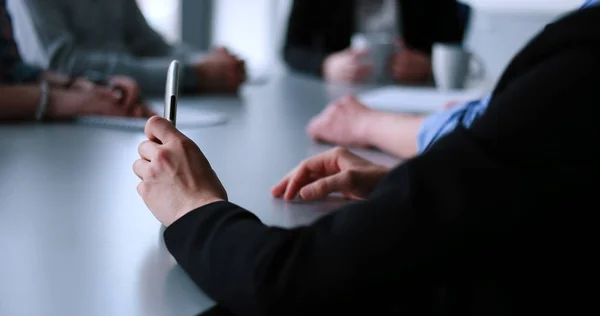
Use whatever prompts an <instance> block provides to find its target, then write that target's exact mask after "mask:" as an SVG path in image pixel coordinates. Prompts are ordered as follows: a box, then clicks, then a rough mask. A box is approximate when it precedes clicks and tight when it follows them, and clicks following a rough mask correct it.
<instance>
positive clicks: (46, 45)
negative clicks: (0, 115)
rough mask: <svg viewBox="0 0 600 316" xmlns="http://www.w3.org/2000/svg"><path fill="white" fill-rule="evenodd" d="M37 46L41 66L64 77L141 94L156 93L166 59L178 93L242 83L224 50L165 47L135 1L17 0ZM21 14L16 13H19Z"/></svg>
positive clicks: (237, 63) (241, 66) (231, 89)
mask: <svg viewBox="0 0 600 316" xmlns="http://www.w3.org/2000/svg"><path fill="white" fill-rule="evenodd" d="M14 5H15V6H20V9H23V10H22V12H25V13H26V14H27V15H28V16H27V17H23V19H24V21H23V23H32V24H33V27H32V28H29V29H31V30H33V32H34V33H35V34H24V35H23V36H27V37H30V36H31V37H33V38H37V40H38V41H39V43H40V45H41V47H42V50H43V51H42V54H43V56H42V58H41V59H42V61H40V62H41V63H46V64H48V65H49V67H50V69H55V70H59V71H63V72H67V73H84V72H86V71H95V72H97V73H100V74H102V75H103V76H105V77H108V76H112V75H126V76H129V77H131V78H134V79H135V80H136V81H137V82H138V83H139V85H140V87H141V89H142V91H143V92H146V93H152V94H157V93H162V92H163V91H164V87H165V76H166V73H167V69H168V67H169V64H170V62H171V61H172V60H174V59H177V60H179V61H180V63H181V65H182V72H181V74H182V75H181V79H180V80H181V81H180V82H181V87H182V92H183V93H235V92H237V90H238V89H239V87H240V85H241V84H242V83H243V82H244V81H245V80H246V69H245V63H244V61H242V60H240V59H239V58H238V57H236V56H235V55H234V54H232V53H230V52H229V51H228V50H227V49H226V48H223V47H219V48H215V49H214V50H212V51H210V52H208V53H206V54H202V53H199V52H194V51H193V50H192V49H190V48H189V47H187V46H186V45H183V44H179V45H171V44H169V43H167V42H166V41H165V39H164V38H163V37H161V36H160V35H159V34H158V33H157V32H156V31H155V30H154V29H152V27H151V26H150V25H149V24H148V22H147V21H146V19H145V18H144V16H143V14H142V12H141V11H140V8H139V6H138V4H137V2H136V1H135V0H77V1H72V0H23V1H18V2H15V4H14ZM20 11H21V10H20Z"/></svg>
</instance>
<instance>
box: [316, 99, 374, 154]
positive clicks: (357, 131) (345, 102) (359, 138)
mask: <svg viewBox="0 0 600 316" xmlns="http://www.w3.org/2000/svg"><path fill="white" fill-rule="evenodd" d="M374 113H375V111H373V110H371V109H369V108H367V107H366V106H365V105H363V104H362V103H360V102H358V101H357V100H356V99H355V98H354V97H352V96H345V97H343V98H341V99H339V100H336V101H334V102H332V103H330V104H329V105H327V107H326V108H325V109H324V110H323V111H322V112H321V113H320V114H319V115H317V116H315V117H314V118H313V119H312V120H311V121H310V122H309V124H308V127H307V132H308V134H309V135H310V137H311V138H312V139H314V140H316V141H323V142H329V143H334V144H338V145H343V146H357V147H367V146H369V143H368V141H367V140H366V134H365V129H366V128H368V125H369V124H372V121H371V118H372V116H373V114H374Z"/></svg>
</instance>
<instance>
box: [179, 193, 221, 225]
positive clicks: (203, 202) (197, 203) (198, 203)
mask: <svg viewBox="0 0 600 316" xmlns="http://www.w3.org/2000/svg"><path fill="white" fill-rule="evenodd" d="M223 201H225V199H222V198H219V197H207V198H200V199H197V200H193V201H190V202H189V203H186V204H187V206H185V207H182V208H181V209H180V210H179V211H177V212H175V216H174V218H173V220H172V221H171V223H169V225H171V224H173V223H174V222H176V221H177V220H179V219H180V218H182V217H184V216H185V215H186V214H188V213H190V212H192V211H195V210H197V209H199V208H201V207H204V206H207V205H209V204H212V203H216V202H223ZM169 225H167V226H169Z"/></svg>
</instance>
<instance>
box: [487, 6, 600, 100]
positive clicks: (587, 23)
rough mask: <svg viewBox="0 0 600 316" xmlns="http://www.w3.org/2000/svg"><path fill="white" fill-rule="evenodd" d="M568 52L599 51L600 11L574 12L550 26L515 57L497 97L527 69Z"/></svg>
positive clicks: (597, 9)
mask: <svg viewBox="0 0 600 316" xmlns="http://www.w3.org/2000/svg"><path fill="white" fill-rule="evenodd" d="M565 49H591V50H597V51H600V7H592V8H587V9H583V10H577V11H573V12H570V13H568V14H566V15H564V16H563V17H561V18H559V19H557V20H556V21H555V22H553V23H550V24H548V25H547V26H546V27H545V28H544V29H543V30H542V31H540V33H538V34H537V35H536V36H535V37H534V38H533V39H532V40H531V41H530V42H529V44H528V45H527V46H525V47H523V49H522V50H521V51H520V52H519V53H518V54H516V55H515V58H513V60H512V61H511V63H510V64H509V66H508V68H507V69H506V71H505V72H504V74H503V75H502V77H501V79H500V81H499V82H498V85H497V86H496V89H495V90H494V94H496V93H499V92H501V91H502V90H503V89H505V88H506V87H507V85H508V84H509V83H510V82H511V81H512V80H513V79H514V77H516V76H518V75H519V74H521V73H523V70H524V69H525V68H529V67H533V66H535V65H537V64H539V63H541V62H543V61H544V60H546V59H547V58H549V57H551V56H554V55H555V54H557V53H558V52H561V51H564V50H565ZM599 57H600V56H599Z"/></svg>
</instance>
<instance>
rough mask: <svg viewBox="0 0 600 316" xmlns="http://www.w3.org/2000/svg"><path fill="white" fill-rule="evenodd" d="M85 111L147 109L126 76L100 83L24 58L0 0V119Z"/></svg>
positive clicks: (140, 112)
mask: <svg viewBox="0 0 600 316" xmlns="http://www.w3.org/2000/svg"><path fill="white" fill-rule="evenodd" d="M86 114H95V115H110V116H136V117H147V116H150V115H152V114H153V113H152V112H151V111H150V110H149V109H148V108H147V107H146V105H145V104H143V103H142V102H141V101H140V99H139V91H138V86H137V84H136V83H135V81H133V80H131V79H130V78H127V77H123V76H115V77H110V78H108V79H107V82H105V85H103V86H101V85H98V84H96V83H94V82H91V81H89V80H87V79H86V78H82V77H79V78H73V77H70V76H67V75H63V74H60V73H56V72H50V71H43V70H42V69H40V68H38V67H34V66H31V65H29V64H26V63H24V62H23V60H22V59H21V55H20V53H19V49H18V47H17V44H16V42H15V41H14V38H13V29H12V21H11V17H10V15H9V13H8V10H7V6H6V0H0V120H18V119H38V120H44V119H64V118H70V117H74V116H77V115H86Z"/></svg>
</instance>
